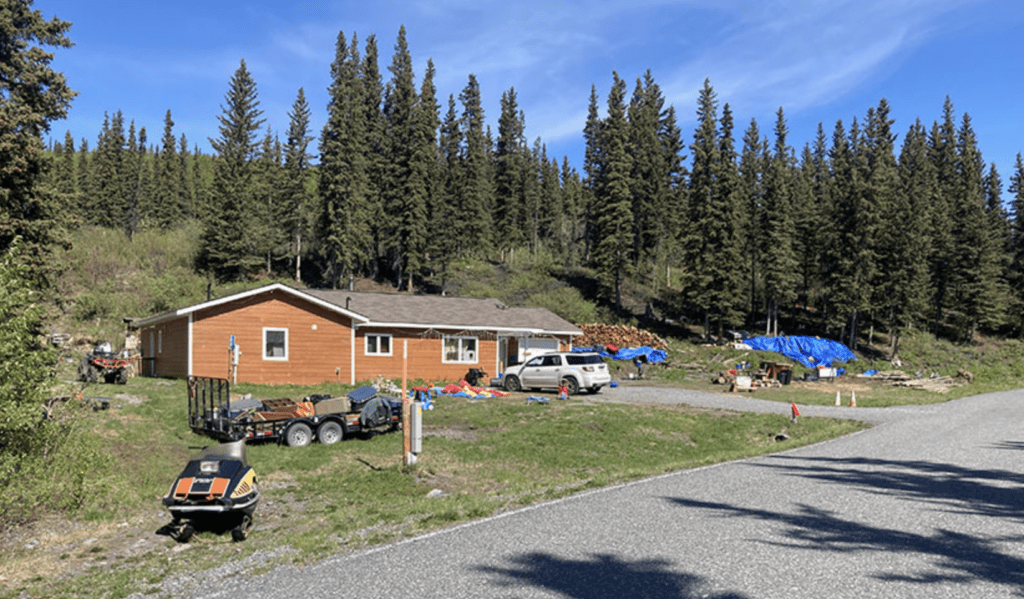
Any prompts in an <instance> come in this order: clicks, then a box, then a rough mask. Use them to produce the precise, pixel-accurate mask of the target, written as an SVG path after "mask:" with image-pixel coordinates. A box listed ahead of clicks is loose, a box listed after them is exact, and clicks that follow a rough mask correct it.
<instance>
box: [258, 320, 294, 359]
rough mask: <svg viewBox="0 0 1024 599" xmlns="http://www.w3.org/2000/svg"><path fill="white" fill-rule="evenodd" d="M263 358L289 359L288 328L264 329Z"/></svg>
mask: <svg viewBox="0 0 1024 599" xmlns="http://www.w3.org/2000/svg"><path fill="white" fill-rule="evenodd" d="M263 359H264V360H287V359H288V329H270V328H264V329H263Z"/></svg>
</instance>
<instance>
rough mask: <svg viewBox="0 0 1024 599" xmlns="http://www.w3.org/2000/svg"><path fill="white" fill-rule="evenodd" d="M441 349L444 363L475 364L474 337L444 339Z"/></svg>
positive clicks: (475, 344)
mask: <svg viewBox="0 0 1024 599" xmlns="http://www.w3.org/2000/svg"><path fill="white" fill-rule="evenodd" d="M443 347H444V356H443V357H444V359H443V361H444V362H445V363H461V364H476V363H477V355H476V351H477V338H476V337H445V338H444V346H443Z"/></svg>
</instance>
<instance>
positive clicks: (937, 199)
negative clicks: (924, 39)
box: [927, 96, 959, 333]
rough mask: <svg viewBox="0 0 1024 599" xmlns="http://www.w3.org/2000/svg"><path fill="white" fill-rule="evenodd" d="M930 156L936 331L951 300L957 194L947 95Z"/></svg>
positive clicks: (952, 126) (953, 134)
mask: <svg viewBox="0 0 1024 599" xmlns="http://www.w3.org/2000/svg"><path fill="white" fill-rule="evenodd" d="M929 157H930V159H931V161H932V165H933V166H934V172H935V180H936V193H935V194H934V195H933V196H931V198H930V199H931V201H932V202H931V205H929V206H928V207H927V212H928V214H929V215H930V217H931V223H930V226H929V228H930V230H931V254H930V256H929V262H930V273H929V274H930V278H931V281H932V292H933V293H932V297H931V305H932V307H933V310H934V312H933V314H932V327H933V328H932V330H933V332H936V333H937V332H938V331H939V330H940V327H941V326H942V325H943V317H944V315H945V310H946V308H947V307H949V304H951V303H952V299H951V293H950V291H949V289H950V284H951V282H952V278H951V274H952V273H951V272H950V269H951V268H952V267H953V266H954V261H955V259H956V257H955V253H954V252H955V244H956V241H955V240H954V238H953V226H954V225H953V216H952V211H953V208H952V205H951V201H952V198H954V197H955V196H956V194H957V186H958V179H959V176H958V174H957V161H958V159H957V155H956V122H955V117H954V113H953V102H952V101H951V100H950V99H949V96H947V97H946V100H945V103H944V104H943V106H942V122H941V123H939V122H935V123H934V124H933V125H932V129H931V134H930V138H929Z"/></svg>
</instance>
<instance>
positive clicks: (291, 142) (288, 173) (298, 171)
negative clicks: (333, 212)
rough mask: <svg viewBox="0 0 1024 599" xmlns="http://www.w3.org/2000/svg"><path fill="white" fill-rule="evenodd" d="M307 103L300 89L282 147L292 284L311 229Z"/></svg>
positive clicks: (285, 225) (299, 271)
mask: <svg viewBox="0 0 1024 599" xmlns="http://www.w3.org/2000/svg"><path fill="white" fill-rule="evenodd" d="M310 116H311V113H310V109H309V103H308V102H307V101H306V93H305V91H304V90H303V89H302V88H301V87H300V88H299V93H298V96H297V97H296V98H295V103H294V104H292V110H291V112H289V113H288V140H287V141H286V142H285V147H284V173H283V182H282V185H283V190H282V197H281V203H282V206H283V207H284V209H285V210H284V215H283V218H282V226H283V228H284V230H285V233H286V234H287V236H288V237H289V240H293V241H294V245H291V246H290V249H289V252H288V253H289V255H290V256H291V257H292V258H293V260H294V263H295V281H297V282H299V281H302V255H303V247H302V240H303V239H304V238H305V236H306V232H307V230H308V228H309V226H310V223H309V222H308V217H307V216H306V215H307V214H308V213H309V210H310V207H311V206H310V203H311V201H312V197H311V194H310V193H309V191H308V190H307V188H306V182H307V180H308V179H309V176H310V170H311V168H312V165H311V163H310V160H311V159H312V156H311V155H310V153H309V143H310V142H311V141H313V136H312V135H310V130H309V122H310Z"/></svg>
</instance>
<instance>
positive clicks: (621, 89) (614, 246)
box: [593, 72, 633, 310]
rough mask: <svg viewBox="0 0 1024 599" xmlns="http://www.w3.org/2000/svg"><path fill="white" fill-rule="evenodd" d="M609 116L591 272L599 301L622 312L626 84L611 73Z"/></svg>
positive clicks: (626, 239)
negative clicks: (596, 286) (607, 303)
mask: <svg viewBox="0 0 1024 599" xmlns="http://www.w3.org/2000/svg"><path fill="white" fill-rule="evenodd" d="M612 78H613V83H612V88H611V90H610V91H609V92H608V112H607V116H606V117H605V119H604V121H603V123H602V126H601V129H600V134H599V139H600V141H599V145H600V147H601V155H602V158H603V164H601V166H600V174H599V176H598V179H597V182H596V185H595V187H594V201H595V212H596V219H595V243H596V246H595V248H594V259H593V261H594V269H595V270H596V275H597V280H598V284H599V285H600V293H601V295H602V297H603V298H604V299H606V300H608V301H610V302H612V303H613V304H614V306H615V308H616V309H617V310H621V309H622V286H623V284H624V283H625V281H626V280H627V278H628V277H629V276H630V275H631V274H632V272H633V268H632V265H633V261H632V256H631V253H632V249H633V214H632V211H631V210H630V204H631V201H632V192H631V190H630V184H631V181H630V173H631V172H632V171H633V165H632V160H631V157H630V155H629V152H628V143H629V129H628V122H627V120H626V104H625V95H626V83H625V82H624V81H623V80H622V79H620V78H619V74H618V73H616V72H613V73H612Z"/></svg>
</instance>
